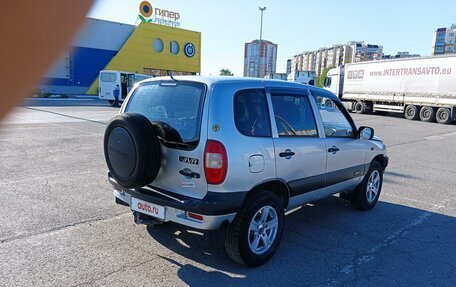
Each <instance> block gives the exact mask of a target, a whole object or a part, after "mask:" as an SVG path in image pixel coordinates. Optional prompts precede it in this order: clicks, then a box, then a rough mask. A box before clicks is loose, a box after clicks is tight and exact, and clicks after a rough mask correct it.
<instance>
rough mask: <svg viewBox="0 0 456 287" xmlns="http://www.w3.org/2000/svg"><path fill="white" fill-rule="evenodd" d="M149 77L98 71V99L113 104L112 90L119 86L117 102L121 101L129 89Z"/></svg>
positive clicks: (120, 72)
mask: <svg viewBox="0 0 456 287" xmlns="http://www.w3.org/2000/svg"><path fill="white" fill-rule="evenodd" d="M150 77H151V76H149V75H143V74H135V73H130V72H122V71H111V70H103V71H100V75H99V77H98V79H99V85H98V98H99V99H101V100H107V101H109V103H113V102H114V100H115V98H114V93H113V92H114V90H115V89H116V86H117V85H118V86H119V90H120V93H119V101H123V100H124V99H125V98H126V97H127V94H128V93H129V92H130V90H131V88H133V86H134V85H135V84H136V83H137V82H140V81H142V80H145V79H148V78H150Z"/></svg>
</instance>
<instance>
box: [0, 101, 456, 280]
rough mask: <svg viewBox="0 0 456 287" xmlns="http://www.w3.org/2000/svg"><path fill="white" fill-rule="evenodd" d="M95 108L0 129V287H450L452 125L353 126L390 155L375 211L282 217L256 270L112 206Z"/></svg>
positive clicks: (103, 111) (372, 119)
mask: <svg viewBox="0 0 456 287" xmlns="http://www.w3.org/2000/svg"><path fill="white" fill-rule="evenodd" d="M116 112H117V109H115V108H111V107H108V106H107V105H105V104H104V103H102V102H99V101H97V100H95V99H89V100H84V99H43V100H37V99H35V100H33V101H30V102H28V104H26V105H25V106H23V107H20V108H17V109H16V110H15V111H14V113H12V114H11V115H9V116H8V118H7V119H6V120H4V121H3V122H2V123H1V124H0V173H1V179H0V189H1V195H0V218H1V220H0V286H16V285H21V286H50V285H52V286H106V285H110V286H125V285H129V286H187V285H190V286H260V285H262V286H306V285H308V286H456V218H455V217H456V197H455V195H456V188H455V183H456V125H440V124H436V123H424V122H420V121H407V120H405V119H403V118H401V117H399V116H390V115H353V114H352V115H353V117H354V119H355V121H356V123H357V125H358V126H360V125H366V126H371V127H373V128H374V129H375V132H376V135H377V136H379V137H381V138H382V139H383V140H384V141H385V142H386V144H387V146H388V155H389V157H390V165H389V167H388V169H387V172H386V173H385V177H384V179H385V182H384V186H383V190H382V195H381V197H380V201H379V203H378V205H377V207H376V208H375V209H373V210H372V211H369V212H360V211H356V210H354V209H352V208H351V206H350V204H349V203H347V202H345V201H343V200H340V199H339V198H337V197H331V198H327V199H325V200H322V201H318V202H315V203H314V204H311V205H308V206H304V207H303V208H301V209H300V210H298V211H296V212H294V213H292V214H290V215H288V216H287V218H286V222H285V224H286V225H285V231H284V235H283V238H282V242H281V245H280V247H279V250H278V252H277V253H276V255H275V256H274V257H273V259H272V260H271V261H270V262H268V263H267V264H265V265H264V266H261V267H259V268H247V267H243V266H239V265H237V264H235V263H233V262H232V261H231V260H230V259H229V258H228V256H227V255H226V253H225V251H224V248H223V246H222V245H221V244H220V242H217V241H216V240H214V239H211V240H205V239H204V237H203V235H202V234H201V233H199V232H195V231H191V230H186V229H185V228H183V227H182V226H179V225H177V224H166V225H163V226H158V227H156V228H152V229H149V230H148V229H147V228H146V227H145V226H142V225H141V226H139V225H135V224H134V222H133V217H132V215H131V211H129V209H128V208H126V207H122V206H117V205H116V204H115V203H114V197H113V195H112V190H111V187H110V185H109V184H108V182H107V179H106V172H107V168H106V164H105V161H104V156H103V132H104V128H105V125H106V123H107V121H108V120H109V119H110V118H111V117H112V116H113V115H114V114H115V113H116Z"/></svg>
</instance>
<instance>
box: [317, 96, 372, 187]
mask: <svg viewBox="0 0 456 287" xmlns="http://www.w3.org/2000/svg"><path fill="white" fill-rule="evenodd" d="M312 94H313V96H314V99H315V103H316V106H317V110H318V111H319V114H320V118H321V121H322V124H323V128H324V132H325V142H326V154H327V164H326V186H333V185H336V184H340V183H342V182H345V183H346V184H341V185H340V186H341V189H346V188H347V186H350V185H356V184H357V183H359V181H361V179H362V176H363V175H364V173H365V161H366V154H367V150H366V141H365V140H361V139H357V138H356V136H355V134H356V127H355V125H354V123H353V120H352V119H351V118H350V116H349V115H348V113H347V112H346V110H345V108H344V107H343V106H342V104H340V103H339V102H338V101H333V100H332V99H331V96H330V95H328V93H326V92H322V91H312Z"/></svg>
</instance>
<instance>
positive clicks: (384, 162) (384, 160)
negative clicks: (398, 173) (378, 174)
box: [371, 154, 388, 170]
mask: <svg viewBox="0 0 456 287" xmlns="http://www.w3.org/2000/svg"><path fill="white" fill-rule="evenodd" d="M374 161H376V162H379V163H380V164H381V165H382V167H383V170H385V168H386V166H387V165H388V158H387V157H386V156H384V155H383V154H379V155H377V156H375V157H374V158H373V159H372V161H371V162H374Z"/></svg>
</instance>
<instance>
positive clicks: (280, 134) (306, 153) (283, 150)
mask: <svg viewBox="0 0 456 287" xmlns="http://www.w3.org/2000/svg"><path fill="white" fill-rule="evenodd" d="M269 95H270V102H271V106H272V116H271V118H272V123H273V124H272V129H273V139H274V149H275V157H276V170H277V177H278V178H280V179H282V180H284V181H286V182H287V183H288V185H289V186H290V193H291V194H290V195H291V197H296V196H299V195H302V194H305V193H308V192H311V191H314V190H316V189H319V188H322V187H324V184H325V175H324V173H325V165H326V156H327V153H326V151H325V141H324V138H322V137H320V135H319V133H318V129H317V124H316V121H315V115H314V113H313V110H312V107H311V104H310V99H309V93H308V91H307V90H282V89H270V90H269ZM293 202H294V200H292V201H290V203H293Z"/></svg>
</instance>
